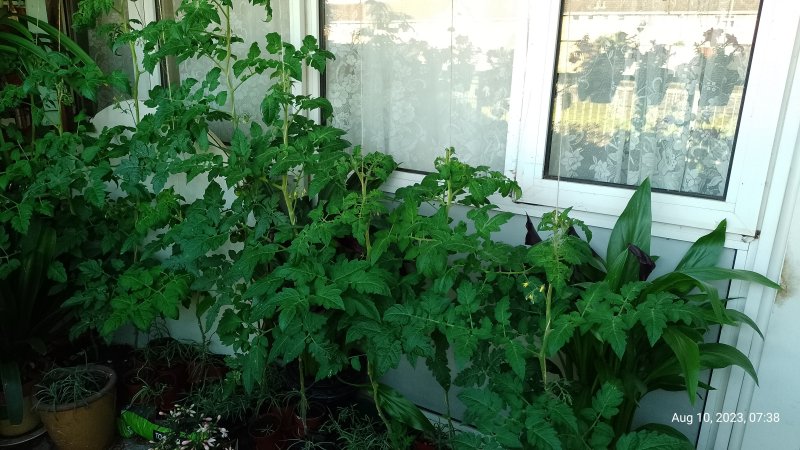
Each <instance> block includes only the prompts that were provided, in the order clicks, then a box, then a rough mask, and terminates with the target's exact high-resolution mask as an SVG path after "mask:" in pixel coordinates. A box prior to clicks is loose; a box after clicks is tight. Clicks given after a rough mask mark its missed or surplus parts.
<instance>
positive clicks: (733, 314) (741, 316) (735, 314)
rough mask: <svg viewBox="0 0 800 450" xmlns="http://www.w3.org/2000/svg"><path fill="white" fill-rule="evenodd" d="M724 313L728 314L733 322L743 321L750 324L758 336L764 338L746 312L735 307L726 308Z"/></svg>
mask: <svg viewBox="0 0 800 450" xmlns="http://www.w3.org/2000/svg"><path fill="white" fill-rule="evenodd" d="M725 314H727V315H728V317H730V318H731V319H733V321H734V322H739V323H745V324H747V325H749V326H750V328H752V329H753V330H755V332H756V333H758V335H759V336H761V339H764V335H763V334H762V333H761V329H760V328H758V325H756V323H755V322H754V321H753V319H751V318H750V316H748V315H747V314H745V313H743V312H740V311H737V310H735V309H726V310H725Z"/></svg>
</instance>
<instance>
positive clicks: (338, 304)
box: [314, 285, 345, 310]
mask: <svg viewBox="0 0 800 450" xmlns="http://www.w3.org/2000/svg"><path fill="white" fill-rule="evenodd" d="M314 300H315V303H316V304H318V305H320V306H323V307H325V308H328V309H341V310H343V309H345V308H344V301H343V300H342V291H341V289H338V288H337V287H335V286H331V285H323V286H319V287H318V288H317V290H316V292H314Z"/></svg>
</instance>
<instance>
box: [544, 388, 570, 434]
mask: <svg viewBox="0 0 800 450" xmlns="http://www.w3.org/2000/svg"><path fill="white" fill-rule="evenodd" d="M543 397H544V407H545V408H547V414H548V415H549V416H550V420H551V421H552V422H553V423H554V424H556V425H564V426H566V427H567V429H569V430H570V431H571V432H573V433H578V419H577V417H575V413H574V412H573V411H572V408H571V407H570V405H568V404H567V403H565V402H564V400H561V399H560V398H556V397H551V396H549V395H547V396H543Z"/></svg>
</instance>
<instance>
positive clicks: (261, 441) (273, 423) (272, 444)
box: [247, 414, 285, 450]
mask: <svg viewBox="0 0 800 450" xmlns="http://www.w3.org/2000/svg"><path fill="white" fill-rule="evenodd" d="M281 425H282V424H281V417H280V416H277V415H274V414H264V415H262V416H259V417H258V418H257V419H256V420H254V421H253V422H252V423H251V424H250V426H248V428H247V431H248V434H249V435H250V439H251V440H252V441H253V448H254V449H255V450H282V449H284V448H285V447H284V444H283V442H284V441H285V437H284V434H283V431H282V427H281ZM266 430H270V431H266Z"/></svg>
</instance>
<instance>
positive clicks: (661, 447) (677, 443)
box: [614, 430, 694, 450]
mask: <svg viewBox="0 0 800 450" xmlns="http://www.w3.org/2000/svg"><path fill="white" fill-rule="evenodd" d="M614 448H615V449H616V450H690V449H693V448H694V446H693V445H691V444H690V443H689V442H688V441H686V440H685V439H684V440H681V439H679V438H676V437H675V436H670V435H667V434H661V433H656V432H654V431H647V430H642V431H636V432H634V433H628V434H625V435H623V436H622V437H620V438H619V440H618V441H617V445H616V447H614Z"/></svg>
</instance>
